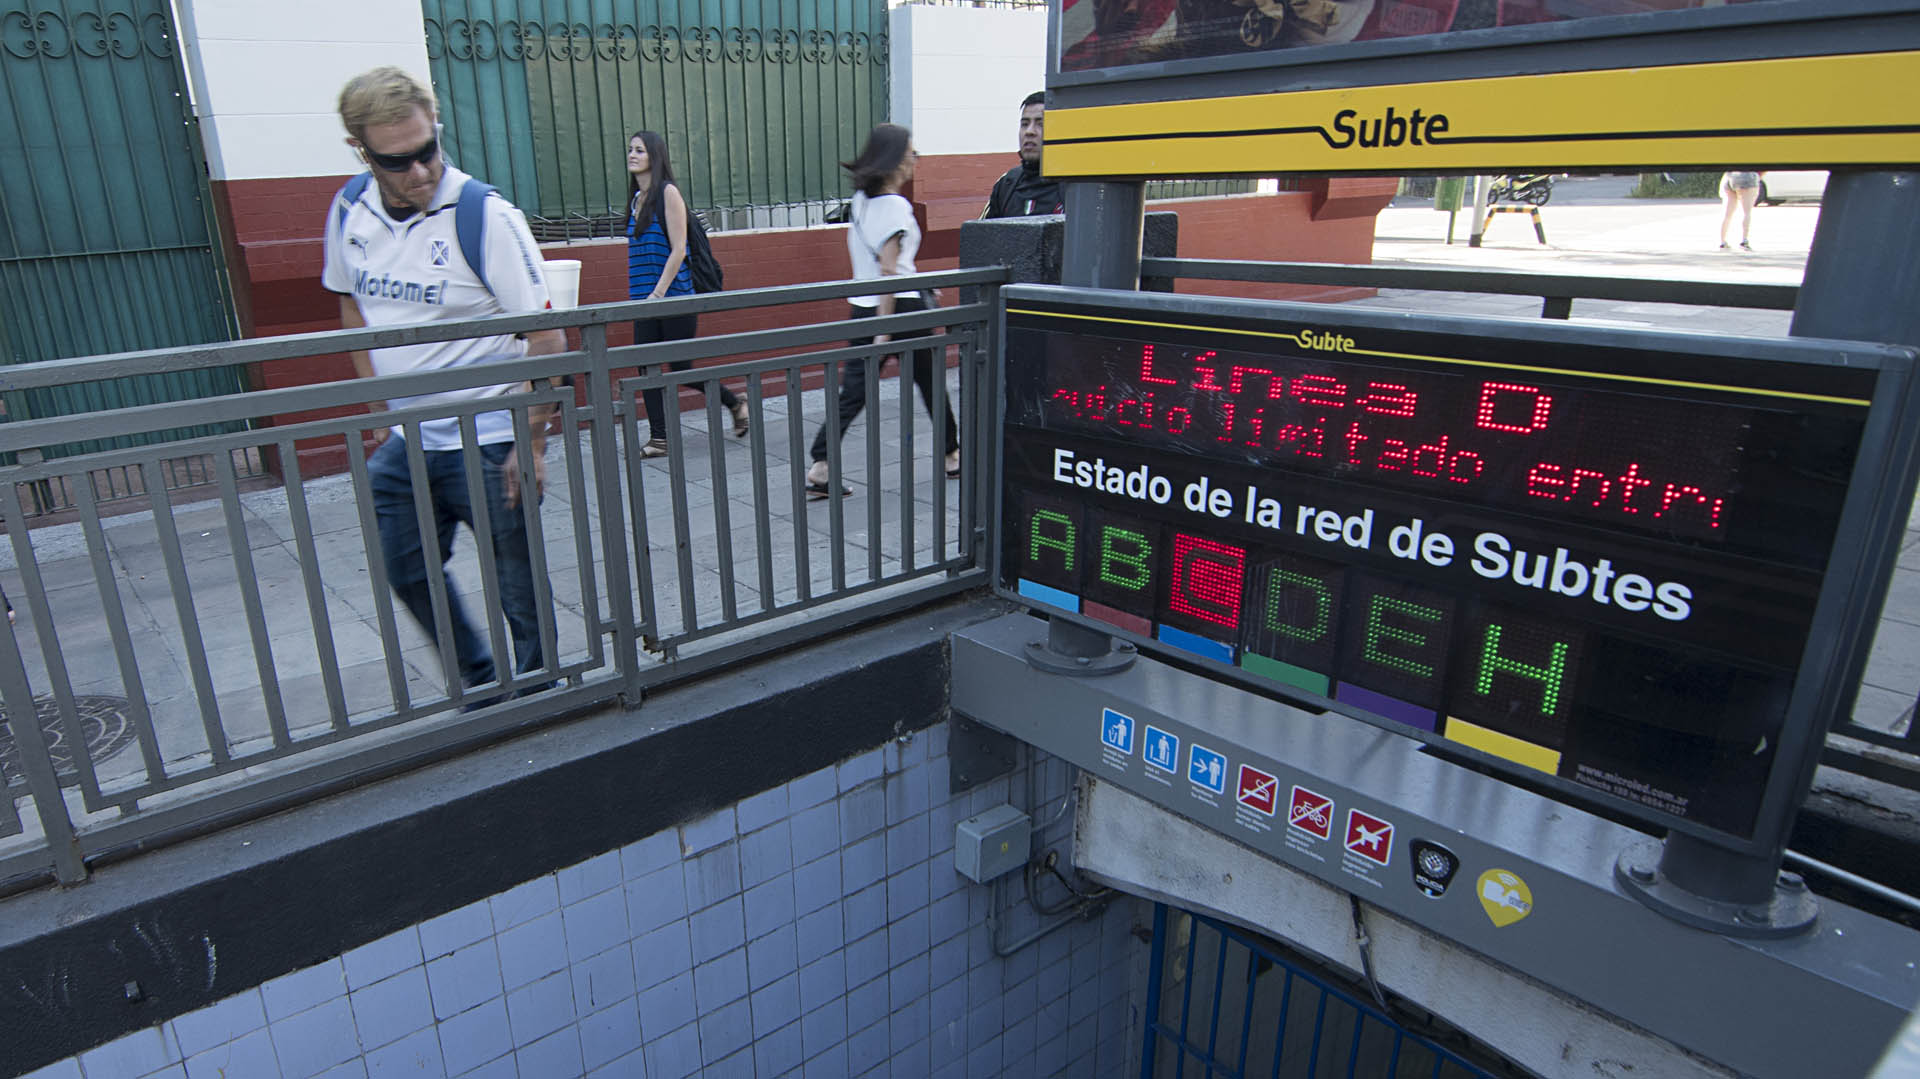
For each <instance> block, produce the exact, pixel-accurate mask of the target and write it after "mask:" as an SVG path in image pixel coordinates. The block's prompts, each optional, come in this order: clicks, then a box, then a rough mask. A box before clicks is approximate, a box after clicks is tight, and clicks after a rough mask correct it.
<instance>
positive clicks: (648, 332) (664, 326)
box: [633, 315, 739, 441]
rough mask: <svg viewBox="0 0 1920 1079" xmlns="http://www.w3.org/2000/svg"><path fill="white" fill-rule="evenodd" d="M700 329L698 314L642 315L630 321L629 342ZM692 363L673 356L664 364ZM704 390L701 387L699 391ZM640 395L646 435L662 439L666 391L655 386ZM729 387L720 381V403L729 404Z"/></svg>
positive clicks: (674, 367) (684, 336)
mask: <svg viewBox="0 0 1920 1079" xmlns="http://www.w3.org/2000/svg"><path fill="white" fill-rule="evenodd" d="M699 332H700V316H699V315H675V316H674V317H672V318H646V319H640V320H639V321H637V322H635V323H634V324H633V343H634V344H636V345H651V344H653V343H655V342H656V341H686V340H688V339H690V338H692V337H693V336H695V335H696V334H698V333H699ZM692 366H693V361H692V360H675V361H673V362H672V363H670V364H668V365H667V369H668V370H670V371H685V370H686V369H687V368H689V367H692ZM702 392H705V391H702ZM640 397H641V399H642V400H644V401H646V403H647V437H648V438H657V439H660V440H662V441H665V439H666V437H667V424H666V415H667V406H666V395H665V394H663V393H661V392H660V390H659V389H657V388H655V389H651V390H641V391H640ZM738 400H739V398H737V397H735V396H734V394H733V391H732V390H730V389H727V384H726V383H724V382H723V383H721V384H720V404H721V406H722V407H725V408H732V407H733V405H734V402H735V401H738Z"/></svg>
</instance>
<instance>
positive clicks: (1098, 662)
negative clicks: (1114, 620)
mask: <svg viewBox="0 0 1920 1079" xmlns="http://www.w3.org/2000/svg"><path fill="white" fill-rule="evenodd" d="M1137 658H1139V652H1138V650H1136V649H1135V648H1134V647H1133V645H1132V644H1130V643H1129V642H1127V641H1115V642H1114V644H1113V647H1112V648H1111V649H1110V650H1108V651H1107V652H1105V653H1104V654H1102V655H1097V656H1075V655H1068V654H1067V653H1065V652H1056V651H1054V650H1053V649H1051V648H1049V647H1047V642H1045V641H1029V642H1027V663H1028V665H1029V666H1031V667H1032V668H1033V669H1034V670H1036V671H1045V672H1046V673H1047V674H1070V675H1077V676H1079V677H1081V678H1097V677H1099V676H1101V675H1107V674H1119V673H1120V672H1121V671H1124V670H1126V669H1127V668H1128V667H1131V666H1133V661H1134V660H1135V659H1137Z"/></svg>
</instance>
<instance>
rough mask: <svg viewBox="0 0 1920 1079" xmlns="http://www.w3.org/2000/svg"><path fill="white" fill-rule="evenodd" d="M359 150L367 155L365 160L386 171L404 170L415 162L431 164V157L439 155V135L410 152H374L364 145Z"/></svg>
mask: <svg viewBox="0 0 1920 1079" xmlns="http://www.w3.org/2000/svg"><path fill="white" fill-rule="evenodd" d="M360 150H361V152H362V153H364V154H366V155H367V160H368V161H369V162H371V163H372V164H373V165H374V166H375V167H377V168H380V169H383V170H385V171H387V172H405V171H407V170H408V169H410V168H412V167H413V166H414V163H415V162H418V163H420V164H422V165H431V164H433V159H434V158H436V157H439V156H440V136H438V135H435V136H433V137H432V138H430V139H428V140H427V144H426V145H425V146H422V147H420V148H419V149H418V150H415V151H413V152H412V153H405V154H376V153H374V152H373V151H372V150H369V149H367V148H366V147H365V146H362V147H361V148H360Z"/></svg>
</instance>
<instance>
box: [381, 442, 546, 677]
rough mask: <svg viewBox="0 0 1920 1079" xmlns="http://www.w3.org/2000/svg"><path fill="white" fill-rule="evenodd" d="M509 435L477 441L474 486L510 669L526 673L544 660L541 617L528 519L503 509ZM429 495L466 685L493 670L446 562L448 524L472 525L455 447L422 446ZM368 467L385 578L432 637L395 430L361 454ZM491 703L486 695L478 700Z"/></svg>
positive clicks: (416, 529) (429, 601)
mask: <svg viewBox="0 0 1920 1079" xmlns="http://www.w3.org/2000/svg"><path fill="white" fill-rule="evenodd" d="M513 446H514V444H513V443H511V442H495V443H491V444H489V445H485V446H481V447H480V448H479V451H478V454H479V457H480V463H481V469H482V471H481V488H482V489H483V490H484V491H485V492H486V496H487V517H488V520H489V521H490V522H491V524H492V526H493V561H494V572H495V576H496V577H497V579H498V580H499V583H500V611H501V613H502V614H504V615H505V616H506V619H507V630H508V633H509V635H510V636H511V637H512V639H513V655H514V660H515V663H514V673H516V674H526V673H527V672H529V671H534V670H538V669H539V668H540V667H541V666H543V665H544V662H545V661H544V660H543V659H542V657H541V655H540V617H539V614H538V610H537V607H536V602H537V601H536V599H535V593H534V588H533V560H532V558H531V556H530V555H529V554H528V553H527V526H526V521H525V518H523V517H522V516H521V512H520V509H519V508H518V507H515V508H513V509H508V508H507V504H506V482H505V472H504V471H503V470H502V469H501V467H500V466H501V463H502V462H504V461H505V460H506V458H507V454H509V453H511V452H513ZM423 456H424V457H425V458H426V464H427V486H428V492H429V494H428V497H429V499H430V501H431V509H432V514H433V522H434V531H435V532H436V534H437V535H436V538H437V539H438V541H439V544H440V563H441V567H442V570H441V572H442V575H443V576H444V578H445V583H446V594H447V618H448V621H449V622H451V623H452V627H453V652H454V657H455V658H456V660H457V661H458V662H459V664H460V683H461V684H462V685H464V686H468V687H472V686H479V685H485V684H486V683H488V682H492V681H493V680H494V678H495V674H494V666H493V650H492V649H490V648H488V647H487V638H486V635H485V634H484V633H482V632H480V631H478V630H476V629H475V628H474V626H473V623H472V622H471V621H469V620H468V618H467V612H466V610H465V608H464V607H463V606H462V604H461V602H460V597H459V596H458V595H456V594H455V592H454V587H453V575H452V574H450V573H447V572H446V570H445V566H446V562H447V559H448V558H450V557H452V555H453V533H454V526H455V525H458V524H465V525H466V526H467V528H468V529H469V530H472V529H473V528H474V523H473V506H472V504H471V502H470V500H469V499H468V498H467V473H466V469H465V468H464V467H463V466H462V463H461V456H462V455H461V451H459V450H427V451H425V453H424V454H423ZM367 475H368V477H369V479H370V480H371V482H372V486H373V510H374V514H375V516H376V518H377V519H378V520H379V523H380V548H381V550H382V552H383V553H384V554H385V556H386V562H387V583H388V584H389V585H391V586H392V587H393V592H394V594H395V595H397V596H399V597H400V602H402V603H404V604H406V607H407V611H408V612H409V613H411V614H412V615H413V620H414V621H415V622H417V623H419V625H420V628H421V629H423V630H425V631H426V634H427V636H428V637H429V638H431V639H432V640H433V641H434V643H435V644H438V643H439V636H438V634H436V633H435V631H434V619H433V593H432V590H431V589H430V588H429V586H428V582H427V558H426V551H425V550H424V549H423V548H422V547H421V544H420V519H419V517H418V515H417V514H416V513H415V512H414V506H413V479H412V477H411V475H410V474H409V473H408V471H407V444H406V441H405V440H404V439H401V438H399V437H398V436H393V437H389V438H388V439H387V440H386V441H385V442H384V443H382V444H381V446H380V448H379V449H378V450H375V451H374V454H373V456H372V457H370V458H368V459H367ZM551 685H552V683H550V682H549V683H547V684H546V685H541V686H534V687H530V688H528V689H526V690H523V691H522V692H523V693H533V692H537V691H539V690H541V689H546V688H548V687H549V686H551ZM481 703H483V704H485V703H492V702H491V701H483V702H481Z"/></svg>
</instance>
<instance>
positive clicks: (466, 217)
mask: <svg viewBox="0 0 1920 1079" xmlns="http://www.w3.org/2000/svg"><path fill="white" fill-rule="evenodd" d="M372 182H373V174H372V173H367V172H363V173H361V174H360V175H358V176H355V177H354V178H353V179H351V180H348V181H347V182H346V184H345V186H343V187H341V188H340V193H339V194H338V195H337V196H335V199H336V201H337V203H338V205H339V207H340V209H339V214H338V218H337V220H335V221H334V223H333V224H334V227H335V228H340V227H342V226H344V225H345V224H346V223H347V211H348V210H349V209H351V208H352V207H353V204H354V203H356V202H359V201H360V196H361V195H363V194H365V193H366V191H367V185H368V184H370V183H372ZM493 193H494V187H493V185H491V184H483V183H481V182H480V181H478V180H476V179H474V178H473V177H471V176H469V177H467V182H466V183H465V184H464V185H462V186H461V188H460V198H459V201H457V202H455V203H454V204H453V234H454V236H455V237H456V238H458V239H459V241H460V257H461V258H464V259H466V260H467V266H468V268H470V269H471V270H473V276H475V277H478V278H479V279H480V284H481V285H483V286H484V287H485V288H486V290H487V291H488V292H492V291H493V286H492V285H491V284H489V283H488V282H487V260H486V259H485V257H484V254H485V252H486V247H485V245H484V243H483V241H484V239H485V237H486V228H487V215H486V211H485V209H484V206H485V203H486V201H487V196H488V195H491V194H493Z"/></svg>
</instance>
